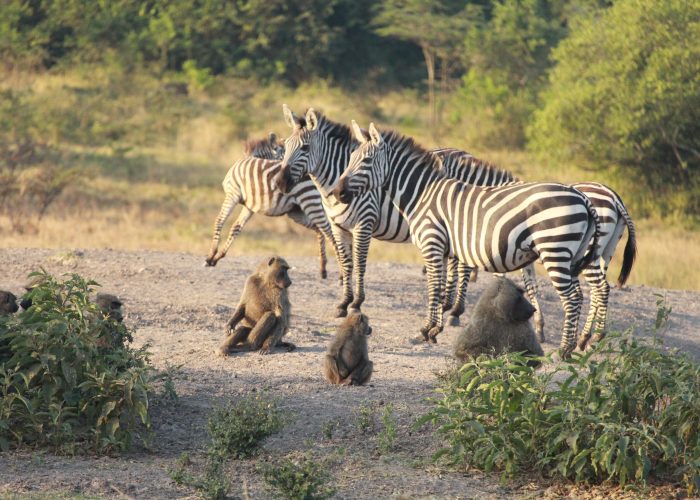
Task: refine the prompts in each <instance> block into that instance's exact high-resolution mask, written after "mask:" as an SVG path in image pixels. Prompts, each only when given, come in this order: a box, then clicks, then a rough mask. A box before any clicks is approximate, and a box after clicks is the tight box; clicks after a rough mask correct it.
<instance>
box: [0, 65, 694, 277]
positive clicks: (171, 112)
mask: <svg viewBox="0 0 700 500" xmlns="http://www.w3.org/2000/svg"><path fill="white" fill-rule="evenodd" d="M129 78H132V79H131V80H125V81H123V82H121V83H120V81H119V79H118V78H116V77H115V76H114V74H112V73H111V72H110V71H109V69H102V70H99V71H96V72H93V71H88V70H85V71H76V72H73V73H71V74H68V75H65V74H58V75H56V74H46V75H39V76H37V75H26V74H13V75H11V77H10V78H7V79H6V80H5V82H4V83H3V84H1V85H0V88H15V89H18V88H25V89H26V88H30V89H32V91H33V94H31V95H32V99H34V101H32V102H34V103H35V104H41V105H42V106H43V107H41V108H40V109H42V110H43V111H41V112H45V113H46V116H47V118H46V121H47V123H49V125H47V126H46V130H45V134H46V136H45V139H46V140H47V141H48V143H49V144H50V145H51V146H52V147H54V148H56V149H58V150H60V151H62V153H63V155H64V158H66V160H65V161H66V164H67V165H68V164H70V166H78V167H80V168H81V169H82V170H83V172H84V176H83V181H82V183H81V184H80V185H78V186H75V187H73V188H71V189H70V190H69V191H67V192H66V193H64V195H63V196H62V197H61V199H59V201H58V202H57V203H56V204H55V205H54V206H52V208H51V209H50V211H49V213H48V215H47V217H46V218H45V219H44V220H43V221H42V222H41V223H40V224H39V226H38V229H39V230H38V232H37V233H32V234H15V233H11V232H9V230H8V224H7V218H6V217H5V216H4V215H2V214H0V234H1V235H2V245H3V246H8V247H51V248H74V247H78V248H98V247H112V248H121V249H142V248H151V249H160V250H171V251H185V252H191V253H195V254H201V255H202V256H204V254H205V253H206V251H207V250H208V247H209V239H210V237H211V227H212V224H213V221H214V218H215V217H216V215H217V213H218V209H219V203H220V202H221V201H222V199H223V193H222V190H221V187H220V182H221V179H222V178H223V176H224V174H225V173H226V170H227V169H228V166H229V165H230V164H231V163H232V162H233V161H234V160H235V159H236V158H238V157H239V156H240V155H241V153H242V140H243V139H244V138H246V137H249V136H253V137H255V136H259V135H262V134H267V133H268V132H269V131H274V132H276V133H278V134H279V135H281V136H285V135H286V134H287V132H288V129H287V127H286V125H285V124H284V121H283V120H282V113H281V104H282V103H287V104H289V105H290V106H291V107H292V109H294V110H296V111H297V112H299V113H301V112H303V111H304V110H305V109H306V107H308V106H309V105H310V104H312V105H313V106H314V107H316V108H317V109H319V110H323V111H324V112H326V113H327V114H328V115H329V116H331V117H332V118H334V119H336V120H339V121H344V122H349V121H350V120H351V119H355V120H357V121H358V122H359V123H360V124H361V125H362V126H367V125H368V124H369V122H370V121H375V122H376V123H377V124H378V125H379V126H384V127H395V128H399V129H400V130H402V131H403V132H405V133H407V134H410V135H413V136H415V137H416V138H418V140H419V141H420V142H421V143H422V144H424V145H425V146H427V147H435V146H446V145H450V146H453V147H459V148H462V149H465V150H470V151H471V152H472V153H474V154H476V155H479V156H482V157H485V158H488V159H490V160H491V161H493V162H494V163H496V164H498V165H501V166H503V167H504V168H508V169H510V170H512V171H513V172H514V173H516V174H517V175H519V176H520V177H521V178H523V179H532V180H554V181H561V182H574V181H581V180H603V181H604V179H600V177H599V176H600V174H596V173H593V172H587V171H583V170H580V169H578V168H576V167H575V166H571V165H561V166H560V165H546V164H542V163H541V162H538V161H536V160H534V159H533V157H532V156H531V155H529V154H528V153H526V152H513V151H481V150H473V149H472V148H470V147H469V144H467V141H466V139H465V138H464V136H463V134H461V131H460V130H455V129H448V130H446V131H445V133H444V134H443V135H442V136H441V137H440V138H435V137H432V136H431V135H430V134H429V133H428V129H427V127H426V126H425V124H424V121H423V120H424V117H425V116H427V114H426V113H424V109H423V107H424V105H423V103H422V102H421V100H420V98H419V96H417V95H415V94H414V93H413V92H411V91H404V92H401V93H396V92H394V93H387V94H384V95H375V96H369V97H368V96H367V95H365V94H362V95H357V94H348V93H344V92H342V91H341V90H339V89H336V88H330V87H328V86H327V85H325V84H323V83H320V84H316V85H307V86H302V87H300V88H298V89H296V90H291V89H289V88H286V87H283V86H279V85H271V86H268V87H263V88H259V87H258V86H256V85H255V84H254V83H252V82H241V81H234V80H226V79H221V80H219V81H218V82H217V84H216V86H215V88H213V89H212V90H211V91H210V92H209V93H206V94H205V93H191V94H190V95H189V96H179V95H171V94H167V93H165V94H163V90H162V82H159V81H157V80H155V79H153V78H149V77H146V76H144V75H136V76H134V77H129ZM135 82H137V83H138V85H135V84H134V83H135ZM105 87H109V89H110V92H113V93H116V94H118V95H119V98H118V99H112V100H109V99H100V98H99V95H100V94H99V92H103V88H105ZM95 93H97V94H95ZM154 96H155V97H154ZM153 99H160V100H161V101H162V102H160V101H159V104H158V106H157V107H154V105H153V103H152V102H151V101H152V100H153ZM73 109H81V110H83V111H80V112H79V113H78V114H76V115H75V116H74V117H73V118H70V119H69V118H64V117H65V115H66V114H68V115H70V113H71V112H73V113H75V112H74V111H73ZM84 110H91V111H84ZM156 111H157V112H156ZM89 112H93V113H94V114H95V116H98V117H99V118H100V120H102V121H100V120H97V119H95V120H93V119H92V118H90V117H88V118H90V119H85V116H84V115H83V114H80V113H89ZM57 117H60V120H63V121H60V120H59V119H58V118H57ZM105 117H108V118H109V119H108V120H107V121H106V122H105V123H106V124H105V123H103V122H104V120H105ZM53 119H56V120H58V121H57V122H56V123H55V124H54V123H53V122H51V121H50V120H53ZM120 120H122V121H123V123H126V124H127V125H126V126H124V127H122V128H121V129H118V133H119V134H121V135H119V138H118V139H116V140H112V139H109V140H106V139H105V138H104V137H107V136H106V135H104V133H103V130H104V127H105V126H107V125H114V126H120V123H121V122H120ZM83 121H85V123H89V124H91V125H90V127H92V128H90V129H89V130H88V129H87V128H86V130H85V131H84V130H82V129H80V127H81V126H82V125H81V124H82V123H83ZM97 122H99V123H98V124H100V123H101V125H100V126H96V125H95V123H97ZM76 127H77V129H76ZM100 127H102V128H100ZM64 129H67V130H64ZM66 137H78V139H80V145H78V142H76V141H70V140H67V139H66ZM615 188H617V189H618V190H619V192H620V194H621V195H622V196H623V198H624V199H625V200H626V202H627V203H628V204H630V203H631V204H632V205H633V204H634V202H635V192H634V190H633V186H624V185H620V186H618V185H617V184H616V185H615ZM632 214H633V216H634V212H632ZM636 222H637V226H638V238H639V241H638V246H639V259H638V261H637V264H636V266H635V269H634V271H633V273H632V276H631V279H630V283H631V284H645V285H649V286H658V287H665V288H679V289H700V266H699V265H698V264H700V262H698V257H697V256H698V255H700V234H698V232H697V231H693V230H691V229H683V228H682V227H681V226H680V225H678V226H676V227H669V226H668V225H667V224H664V223H660V222H651V221H643V220H637V221H636ZM622 247H623V245H621V246H620V249H619V250H618V257H617V262H616V261H614V264H613V269H612V271H611V273H610V275H611V277H616V276H617V273H618V268H617V267H616V264H619V260H620V258H621V252H622ZM679 250H682V252H681V257H682V258H669V256H673V255H675V254H677V253H678V252H679ZM267 252H279V253H283V254H285V255H287V256H292V257H293V256H296V255H313V254H315V253H316V252H317V245H316V240H315V237H314V235H313V233H311V232H310V231H308V230H305V229H303V228H299V227H298V226H295V225H294V224H292V223H290V222H289V221H288V220H287V219H286V218H278V219H270V218H265V217H263V216H256V217H254V218H253V220H252V221H251V222H250V223H249V225H248V227H246V228H245V230H244V231H243V233H242V235H241V236H240V237H239V239H238V240H237V241H236V243H235V244H234V246H233V248H232V250H231V252H230V254H229V258H232V257H234V256H235V255H242V254H260V253H267ZM370 258H371V259H373V260H382V261H393V262H419V261H420V256H419V254H418V252H417V250H416V249H415V248H414V247H412V246H411V245H396V244H389V243H382V242H373V243H372V248H371V251H370Z"/></svg>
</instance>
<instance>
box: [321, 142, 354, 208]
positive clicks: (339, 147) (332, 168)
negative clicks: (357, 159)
mask: <svg viewBox="0 0 700 500" xmlns="http://www.w3.org/2000/svg"><path fill="white" fill-rule="evenodd" d="M352 145H353V143H352V142H351V141H350V140H343V139H341V138H337V137H326V140H325V141H324V147H323V149H322V151H323V152H322V154H321V159H320V161H319V162H318V166H317V167H316V168H315V169H314V171H313V173H311V178H312V179H313V181H314V184H316V187H317V188H318V190H319V192H320V193H321V194H322V195H323V196H324V197H326V198H327V197H328V195H329V194H330V192H331V191H332V190H333V189H334V188H335V186H336V184H338V181H339V180H340V176H341V175H343V172H344V171H345V167H347V165H348V162H349V160H350V153H351V151H352Z"/></svg>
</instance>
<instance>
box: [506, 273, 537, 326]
mask: <svg viewBox="0 0 700 500" xmlns="http://www.w3.org/2000/svg"><path fill="white" fill-rule="evenodd" d="M497 301H498V304H497V305H498V308H499V310H500V311H502V312H503V313H504V314H505V315H506V317H507V316H508V315H510V319H511V320H512V321H527V320H528V319H530V318H531V317H532V315H533V314H535V310H536V309H535V308H534V307H533V306H532V304H530V302H529V301H528V300H527V299H526V298H525V290H523V289H522V288H520V287H519V286H516V285H515V284H514V283H513V282H511V281H506V280H503V283H502V284H501V289H500V292H499V294H498V298H497Z"/></svg>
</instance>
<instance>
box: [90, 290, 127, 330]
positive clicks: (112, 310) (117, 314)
mask: <svg viewBox="0 0 700 500" xmlns="http://www.w3.org/2000/svg"><path fill="white" fill-rule="evenodd" d="M95 304H97V307H99V308H100V311H102V314H104V315H105V317H106V318H112V319H113V320H114V321H116V322H117V323H121V322H122V321H123V320H124V315H123V314H122V301H121V300H120V299H119V297H117V296H116V295H112V294H111V293H98V294H97V297H96V298H95Z"/></svg>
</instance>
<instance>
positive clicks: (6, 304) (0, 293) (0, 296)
mask: <svg viewBox="0 0 700 500" xmlns="http://www.w3.org/2000/svg"><path fill="white" fill-rule="evenodd" d="M18 309H19V306H17V297H15V294H14V293H12V292H6V291H4V290H0V316H4V315H6V314H12V313H16V312H17V310H18Z"/></svg>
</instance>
